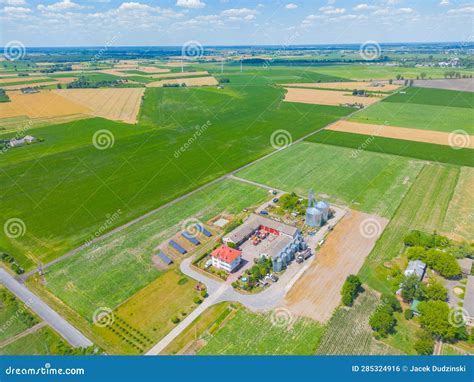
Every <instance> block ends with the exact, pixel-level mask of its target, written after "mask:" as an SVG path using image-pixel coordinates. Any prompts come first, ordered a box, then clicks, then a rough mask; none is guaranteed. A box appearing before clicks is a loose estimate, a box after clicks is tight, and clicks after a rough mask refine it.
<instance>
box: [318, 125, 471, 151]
mask: <svg viewBox="0 0 474 382" xmlns="http://www.w3.org/2000/svg"><path fill="white" fill-rule="evenodd" d="M327 130H335V131H342V132H345V133H355V134H364V135H371V136H376V137H385V138H394V139H403V140H405V141H415V142H425V143H434V144H437V145H446V146H449V144H450V136H451V134H450V133H444V132H441V131H431V130H421V129H411V128H406V127H396V126H386V125H371V124H368V123H358V122H349V121H343V120H341V121H337V122H336V123H333V124H332V125H331V126H329V127H328V128H327ZM451 140H452V137H451ZM466 144H467V146H466V148H471V149H474V136H470V139H468V140H467V142H466Z"/></svg>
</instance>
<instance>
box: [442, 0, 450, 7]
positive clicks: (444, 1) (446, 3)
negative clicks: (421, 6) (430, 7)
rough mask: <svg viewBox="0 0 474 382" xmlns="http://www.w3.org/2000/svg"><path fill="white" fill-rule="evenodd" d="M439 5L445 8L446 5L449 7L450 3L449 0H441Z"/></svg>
mask: <svg viewBox="0 0 474 382" xmlns="http://www.w3.org/2000/svg"><path fill="white" fill-rule="evenodd" d="M439 5H441V6H443V7H445V6H447V5H451V2H450V1H449V0H441V1H440V2H439Z"/></svg>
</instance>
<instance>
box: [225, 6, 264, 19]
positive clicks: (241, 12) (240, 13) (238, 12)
mask: <svg viewBox="0 0 474 382" xmlns="http://www.w3.org/2000/svg"><path fill="white" fill-rule="evenodd" d="M257 13H258V12H257V11H256V10H255V9H248V8H231V9H226V10H225V11H222V12H221V15H222V16H227V17H238V18H241V17H242V18H243V17H246V16H249V15H254V16H255V15H256V14H257Z"/></svg>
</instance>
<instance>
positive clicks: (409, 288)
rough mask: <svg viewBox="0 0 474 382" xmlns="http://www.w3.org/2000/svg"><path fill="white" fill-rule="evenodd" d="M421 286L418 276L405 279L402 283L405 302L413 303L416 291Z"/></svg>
mask: <svg viewBox="0 0 474 382" xmlns="http://www.w3.org/2000/svg"><path fill="white" fill-rule="evenodd" d="M419 286H420V280H418V276H417V275H411V276H408V277H405V278H404V279H403V282H402V298H403V301H407V302H411V301H413V299H414V298H415V294H416V291H417V289H418V287H419Z"/></svg>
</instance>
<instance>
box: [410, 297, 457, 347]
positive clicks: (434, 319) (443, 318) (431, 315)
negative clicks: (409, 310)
mask: <svg viewBox="0 0 474 382" xmlns="http://www.w3.org/2000/svg"><path fill="white" fill-rule="evenodd" d="M418 310H419V312H420V314H421V316H420V324H421V326H422V327H423V328H424V329H426V330H427V331H428V332H429V333H430V334H431V335H433V336H435V337H438V338H441V339H443V340H445V341H452V340H455V339H460V338H463V337H465V336H466V329H465V328H464V326H463V325H461V326H453V325H452V324H451V323H450V319H449V317H450V310H449V306H448V304H447V303H446V302H444V301H422V302H420V303H419V304H418Z"/></svg>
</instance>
